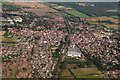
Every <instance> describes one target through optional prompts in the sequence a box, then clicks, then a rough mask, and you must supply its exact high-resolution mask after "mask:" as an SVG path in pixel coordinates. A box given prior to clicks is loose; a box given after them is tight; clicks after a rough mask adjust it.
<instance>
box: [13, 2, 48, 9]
mask: <svg viewBox="0 0 120 80" xmlns="http://www.w3.org/2000/svg"><path fill="white" fill-rule="evenodd" d="M11 3H12V4H14V5H19V6H22V7H38V8H40V7H48V6H45V5H43V4H39V3H36V2H27V3H26V2H11Z"/></svg>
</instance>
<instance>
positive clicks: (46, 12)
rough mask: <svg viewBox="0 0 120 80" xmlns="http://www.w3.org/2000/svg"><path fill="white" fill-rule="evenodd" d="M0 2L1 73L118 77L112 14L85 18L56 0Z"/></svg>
mask: <svg viewBox="0 0 120 80" xmlns="http://www.w3.org/2000/svg"><path fill="white" fill-rule="evenodd" d="M2 4H3V7H2V8H3V9H2V11H0V12H1V14H2V17H0V19H1V21H2V24H0V25H2V31H1V36H2V37H1V42H2V47H1V49H2V77H3V78H75V79H79V78H86V77H88V78H89V77H90V78H91V77H92V78H119V75H120V63H119V62H120V52H119V49H120V48H119V47H118V43H119V38H118V37H119V32H118V24H119V21H118V19H117V18H113V16H112V17H109V16H95V15H94V16H93V17H91V16H89V15H87V14H84V13H80V12H79V11H77V10H75V9H73V7H71V8H68V6H65V5H66V4H64V5H61V6H62V7H61V6H60V4H59V3H46V2H45V3H44V2H43V3H41V2H39V3H37V2H3V3H2ZM73 4H74V5H77V6H83V7H95V6H96V4H93V3H91V4H87V3H86V4H85V3H73ZM41 11H42V12H41ZM73 11H75V12H76V13H77V14H76V13H75V14H74V12H73ZM82 69H83V70H82ZM86 70H88V71H89V72H88V73H86V74H82V71H83V73H85V71H86ZM77 71H78V72H77ZM81 75H84V76H81Z"/></svg>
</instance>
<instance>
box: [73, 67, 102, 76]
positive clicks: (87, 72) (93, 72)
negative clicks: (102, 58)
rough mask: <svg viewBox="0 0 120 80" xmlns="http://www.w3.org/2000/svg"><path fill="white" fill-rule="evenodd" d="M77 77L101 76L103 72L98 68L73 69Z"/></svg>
mask: <svg viewBox="0 0 120 80" xmlns="http://www.w3.org/2000/svg"><path fill="white" fill-rule="evenodd" d="M71 71H72V72H73V73H74V75H75V76H76V77H77V78H100V76H99V75H100V74H101V72H100V71H99V70H98V69H97V68H78V69H71Z"/></svg>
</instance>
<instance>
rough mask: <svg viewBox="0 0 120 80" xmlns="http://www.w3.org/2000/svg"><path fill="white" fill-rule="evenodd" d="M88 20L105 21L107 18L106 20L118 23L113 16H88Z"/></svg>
mask: <svg viewBox="0 0 120 80" xmlns="http://www.w3.org/2000/svg"><path fill="white" fill-rule="evenodd" d="M87 20H88V21H99V20H100V21H106V20H108V21H111V22H113V23H115V24H117V23H118V19H114V18H111V17H107V16H101V17H94V18H89V19H87Z"/></svg>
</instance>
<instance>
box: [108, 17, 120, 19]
mask: <svg viewBox="0 0 120 80" xmlns="http://www.w3.org/2000/svg"><path fill="white" fill-rule="evenodd" d="M110 17H111V18H114V19H119V17H120V16H110Z"/></svg>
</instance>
